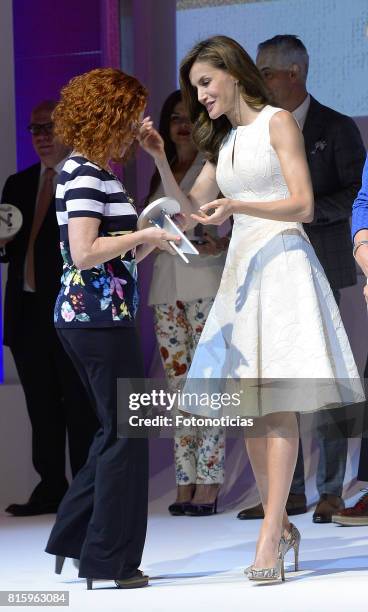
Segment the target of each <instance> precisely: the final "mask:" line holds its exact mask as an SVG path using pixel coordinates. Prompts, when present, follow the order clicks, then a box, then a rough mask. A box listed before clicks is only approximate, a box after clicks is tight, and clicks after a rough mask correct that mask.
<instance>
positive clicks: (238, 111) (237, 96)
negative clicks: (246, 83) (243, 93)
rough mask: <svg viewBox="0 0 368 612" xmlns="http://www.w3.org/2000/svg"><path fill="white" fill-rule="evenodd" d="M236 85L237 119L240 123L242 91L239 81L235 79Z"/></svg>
mask: <svg viewBox="0 0 368 612" xmlns="http://www.w3.org/2000/svg"><path fill="white" fill-rule="evenodd" d="M234 87H235V120H236V122H237V123H238V125H240V92H239V81H234Z"/></svg>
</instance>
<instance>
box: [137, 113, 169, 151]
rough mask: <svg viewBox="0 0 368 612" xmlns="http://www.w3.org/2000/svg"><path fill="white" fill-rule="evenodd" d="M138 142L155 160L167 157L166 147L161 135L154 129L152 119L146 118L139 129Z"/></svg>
mask: <svg viewBox="0 0 368 612" xmlns="http://www.w3.org/2000/svg"><path fill="white" fill-rule="evenodd" d="M137 140H138V142H139V144H140V146H141V147H142V149H144V151H146V152H147V153H149V154H150V155H152V157H153V158H154V159H159V158H162V157H164V155H165V145H164V141H163V139H162V137H161V135H160V134H159V133H158V131H157V130H155V128H154V127H153V121H151V117H145V118H144V119H143V121H142V123H141V126H140V128H139V132H138V135H137Z"/></svg>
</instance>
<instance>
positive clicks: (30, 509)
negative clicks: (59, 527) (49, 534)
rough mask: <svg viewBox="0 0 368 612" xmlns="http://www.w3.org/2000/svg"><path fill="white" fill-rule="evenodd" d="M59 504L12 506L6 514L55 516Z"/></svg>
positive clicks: (33, 502)
mask: <svg viewBox="0 0 368 612" xmlns="http://www.w3.org/2000/svg"><path fill="white" fill-rule="evenodd" d="M59 504H60V501H59V502H41V501H36V500H34V501H31V500H30V501H29V502H27V503H26V504H10V506H8V507H7V508H5V512H8V513H9V514H12V515H13V516H36V515H37V514H54V513H55V512H57V509H58V507H59Z"/></svg>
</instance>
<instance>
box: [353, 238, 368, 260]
mask: <svg viewBox="0 0 368 612" xmlns="http://www.w3.org/2000/svg"><path fill="white" fill-rule="evenodd" d="M364 244H365V245H366V246H368V240H359V242H356V243H355V244H354V248H353V257H354V259H355V256H356V252H357V250H358V249H359V247H361V246H363V245H364Z"/></svg>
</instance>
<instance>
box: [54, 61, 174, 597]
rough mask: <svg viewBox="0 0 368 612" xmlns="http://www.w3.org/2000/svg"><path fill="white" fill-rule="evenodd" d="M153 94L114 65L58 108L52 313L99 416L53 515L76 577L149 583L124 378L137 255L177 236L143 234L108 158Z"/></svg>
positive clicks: (133, 367) (135, 359) (142, 487)
mask: <svg viewBox="0 0 368 612" xmlns="http://www.w3.org/2000/svg"><path fill="white" fill-rule="evenodd" d="M146 98H147V92H146V90H145V89H144V87H143V86H142V85H141V84H140V83H139V81H137V80H136V79H135V78H134V77H132V76H128V75H126V74H124V73H123V72H121V71H120V70H115V69H112V68H104V69H96V70H92V71H90V72H88V73H86V74H82V75H80V76H77V77H75V78H74V79H72V80H71V81H70V82H69V83H68V84H67V85H66V86H65V87H64V89H63V90H62V93H61V100H60V102H59V104H58V105H57V107H56V109H55V111H54V114H53V119H54V124H55V133H56V134H57V135H58V136H59V138H60V140H61V141H62V142H64V143H65V144H66V145H68V146H70V147H72V148H73V151H72V153H71V155H70V157H69V159H68V160H67V161H66V163H65V165H64V167H63V170H62V172H61V174H60V176H59V180H58V186H57V190H56V211H57V217H58V222H59V226H60V240H61V252H62V256H63V262H64V267H63V276H62V279H61V289H60V292H59V295H58V297H57V300H56V305H55V313H54V321H55V327H56V330H57V333H58V335H59V338H60V340H61V342H62V344H63V346H64V348H65V350H66V351H67V353H68V354H69V355H70V357H71V359H72V361H73V362H74V365H75V367H76V368H77V371H78V373H79V375H80V377H81V379H82V381H83V383H84V385H85V386H86V388H87V391H88V393H89V396H90V398H91V400H92V403H93V405H94V406H95V409H96V414H97V416H98V418H99V421H100V425H101V427H100V429H99V430H98V432H97V434H96V436H95V438H94V441H93V443H92V446H91V448H90V452H89V456H88V460H87V462H86V464H85V465H84V467H83V468H82V469H81V470H80V471H79V472H78V474H77V475H76V477H75V478H74V480H73V482H72V484H71V486H70V488H69V490H68V492H67V493H66V495H65V497H64V499H63V501H62V502H61V505H60V507H59V511H58V514H57V517H56V523H55V525H54V527H53V529H52V532H51V535H50V538H49V541H48V544H47V548H46V551H47V552H49V553H51V554H54V555H57V558H56V571H57V573H60V572H61V569H62V565H63V562H64V559H65V557H71V558H74V559H79V560H80V564H79V576H81V577H85V578H87V588H91V587H92V580H93V579H94V578H96V579H107V580H115V582H116V584H117V586H119V587H121V588H134V587H141V586H146V585H147V584H148V577H147V576H145V575H144V574H143V573H142V572H141V571H140V570H139V569H138V567H139V564H140V561H141V557H142V551H143V545H144V541H145V535H146V523H147V484H148V445H147V440H145V439H131V438H130V439H127V438H118V437H117V414H116V410H117V391H116V387H117V384H116V381H117V379H118V378H143V377H144V371H143V362H142V357H141V351H140V347H139V341H138V337H137V333H136V329H135V323H134V319H135V315H136V311H137V305H138V292H137V269H136V263H137V262H138V261H140V260H141V259H142V258H143V257H145V256H146V255H147V254H148V253H149V252H150V251H152V250H153V249H154V248H155V247H158V248H160V249H163V250H169V249H170V247H169V244H168V240H173V239H174V240H176V238H175V237H174V236H172V235H170V234H168V233H167V232H165V231H163V230H159V229H156V228H149V229H144V230H140V231H137V229H136V224H137V213H136V210H135V208H134V205H133V201H132V199H131V198H129V196H128V195H127V193H126V191H125V188H124V186H123V185H122V183H121V182H120V180H119V179H118V178H117V177H116V176H115V175H114V174H113V172H112V171H111V168H110V166H109V162H110V160H115V161H117V160H121V159H124V158H126V157H127V156H128V154H129V152H130V149H131V147H132V144H133V142H134V139H135V133H136V128H137V124H138V122H139V121H140V118H141V115H142V113H143V110H144V108H145V104H146Z"/></svg>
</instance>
